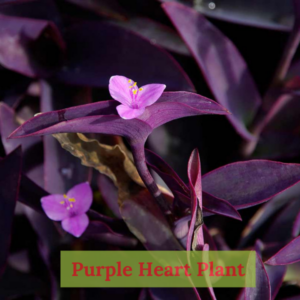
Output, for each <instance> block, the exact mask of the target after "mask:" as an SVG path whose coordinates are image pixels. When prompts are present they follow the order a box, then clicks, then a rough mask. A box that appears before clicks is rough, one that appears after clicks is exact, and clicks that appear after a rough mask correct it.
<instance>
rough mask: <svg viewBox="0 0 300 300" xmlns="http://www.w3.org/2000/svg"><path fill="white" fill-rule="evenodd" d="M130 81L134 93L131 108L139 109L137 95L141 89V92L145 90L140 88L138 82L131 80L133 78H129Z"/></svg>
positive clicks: (130, 87)
mask: <svg viewBox="0 0 300 300" xmlns="http://www.w3.org/2000/svg"><path fill="white" fill-rule="evenodd" d="M128 83H129V84H130V86H129V89H130V90H131V92H132V95H131V97H132V103H131V108H134V109H137V108H139V105H138V103H137V95H138V93H139V91H140V92H141V91H142V90H143V88H139V87H138V86H137V82H133V80H131V79H129V80H128ZM132 83H133V84H132ZM131 84H132V85H131Z"/></svg>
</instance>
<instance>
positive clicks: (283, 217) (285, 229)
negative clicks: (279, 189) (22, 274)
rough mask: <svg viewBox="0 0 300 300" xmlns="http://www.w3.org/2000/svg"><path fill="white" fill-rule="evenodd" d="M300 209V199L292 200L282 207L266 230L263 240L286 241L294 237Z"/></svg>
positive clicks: (268, 241)
mask: <svg viewBox="0 0 300 300" xmlns="http://www.w3.org/2000/svg"><path fill="white" fill-rule="evenodd" d="M299 211H300V201H299V200H298V199H293V200H290V201H289V202H288V203H287V204H286V205H285V207H283V208H281V210H280V212H279V213H278V214H277V215H276V218H275V219H274V221H273V222H272V223H271V225H270V226H269V228H268V229H267V230H264V236H263V238H262V240H263V241H264V242H265V243H276V242H277V243H278V242H280V243H285V242H287V241H288V240H290V239H291V238H292V230H293V224H294V221H295V219H296V216H297V214H298V212H299Z"/></svg>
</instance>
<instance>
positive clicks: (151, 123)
mask: <svg viewBox="0 0 300 300" xmlns="http://www.w3.org/2000/svg"><path fill="white" fill-rule="evenodd" d="M116 103H118V102H116V101H114V100H112V101H104V102H98V103H94V104H90V105H82V106H78V107H76V108H69V109H63V110H60V111H54V112H49V113H44V114H41V115H38V116H36V117H35V118H33V119H31V120H29V121H27V122H26V123H24V124H23V125H22V126H20V127H19V128H18V129H17V130H15V131H14V132H13V133H12V135H11V136H10V137H21V136H22V137H25V136H31V135H47V134H53V133H69V132H75V133H77V132H80V133H85V132H87V133H102V134H112V135H120V136H123V137H125V138H127V139H128V141H129V143H130V144H131V150H132V154H133V157H134V161H135V163H136V167H137V169H138V172H139V175H140V176H141V178H142V180H143V182H144V184H145V185H146V187H147V188H148V189H149V191H150V192H151V194H152V195H153V197H154V198H155V199H156V200H157V202H158V203H159V205H160V206H161V209H163V210H167V209H168V203H167V202H166V201H165V199H164V197H163V196H162V194H161V192H160V191H159V189H158V187H157V185H156V183H155V181H154V179H153V177H152V176H151V174H150V172H149V170H148V168H147V165H146V162H145V157H144V144H145V142H146V139H147V137H148V136H149V134H150V133H151V132H152V130H153V129H155V128H156V127H158V126H161V125H163V124H164V123H166V122H169V121H171V120H174V119H178V118H182V117H187V116H193V115H202V114H227V113H228V112H227V111H226V110H225V109H224V108H222V106H220V105H218V104H217V103H215V102H213V101H211V100H209V99H207V98H204V97H202V96H199V95H197V94H193V93H188V92H169V93H164V94H163V95H162V97H161V98H160V99H159V100H158V101H157V102H156V103H154V104H153V105H151V106H148V107H146V108H145V112H144V114H143V115H141V116H140V117H139V118H137V119H131V120H124V119H121V118H120V117H119V116H117V115H116V110H115V107H116ZM105 113H106V114H109V115H103V114H105ZM49 126H50V127H49Z"/></svg>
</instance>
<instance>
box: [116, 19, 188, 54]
mask: <svg viewBox="0 0 300 300" xmlns="http://www.w3.org/2000/svg"><path fill="white" fill-rule="evenodd" d="M114 23H115V24H117V25H118V26H121V27H124V28H127V29H129V30H131V31H133V32H135V33H137V34H139V35H142V36H143V37H144V38H146V39H148V40H149V41H150V42H152V43H153V44H157V45H159V46H161V47H163V48H165V49H166V50H169V51H172V52H174V53H178V54H181V55H186V56H190V55H191V54H190V51H189V49H188V48H187V47H186V45H185V44H184V42H183V41H182V39H181V38H180V37H179V36H178V34H177V32H176V31H175V30H173V29H172V28H170V27H168V26H165V25H164V24H161V23H158V22H156V21H154V20H152V19H148V18H143V17H134V18H130V19H128V20H126V21H122V22H114Z"/></svg>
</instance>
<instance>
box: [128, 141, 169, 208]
mask: <svg viewBox="0 0 300 300" xmlns="http://www.w3.org/2000/svg"><path fill="white" fill-rule="evenodd" d="M144 145H145V143H144V142H142V143H141V142H140V141H139V142H138V143H134V142H131V143H130V146H131V151H132V155H133V158H134V162H135V165H136V168H137V170H138V172H139V174H140V176H141V178H142V180H143V182H144V184H145V185H146V187H147V188H148V190H149V192H150V193H151V194H152V196H153V197H154V198H155V199H156V201H157V203H158V205H159V206H160V208H161V209H162V211H163V212H167V211H169V210H170V205H169V203H168V202H167V200H166V199H165V198H164V196H163V195H162V193H161V191H160V190H159V188H158V186H157V184H156V183H155V180H154V178H153V177H152V175H151V173H150V172H149V170H148V167H147V164H146V158H145V148H144Z"/></svg>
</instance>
